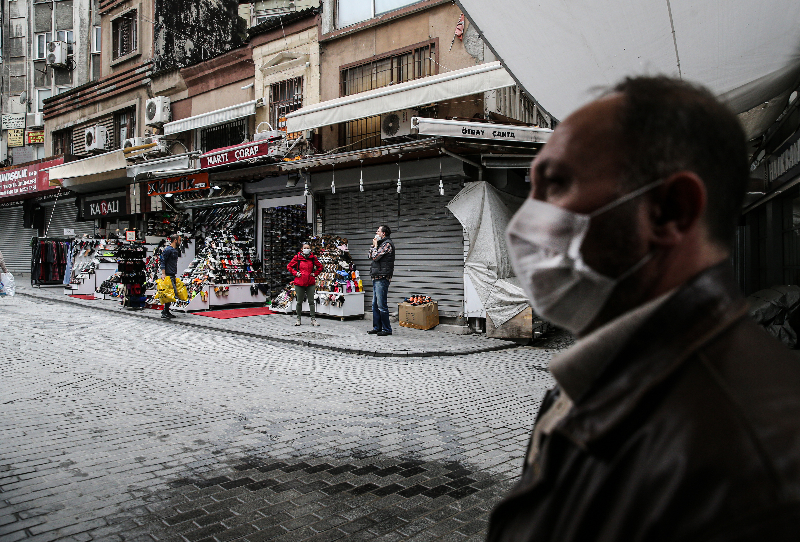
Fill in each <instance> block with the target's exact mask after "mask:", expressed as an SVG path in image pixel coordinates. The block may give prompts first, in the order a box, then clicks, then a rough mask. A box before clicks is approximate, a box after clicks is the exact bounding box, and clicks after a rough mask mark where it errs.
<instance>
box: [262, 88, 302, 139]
mask: <svg viewBox="0 0 800 542" xmlns="http://www.w3.org/2000/svg"><path fill="white" fill-rule="evenodd" d="M270 105H271V107H270V119H269V121H270V124H272V126H273V127H274V128H275V129H276V130H283V131H284V132H285V131H286V115H287V114H289V113H291V112H292V111H296V110H298V109H300V108H301V107H303V78H302V77H296V78H294V79H288V80H286V81H281V82H280V83H275V84H273V85H272V86H270ZM298 135H299V134H298V133H293V134H289V135H288V137H289V138H290V139H294V138H296V137H298Z"/></svg>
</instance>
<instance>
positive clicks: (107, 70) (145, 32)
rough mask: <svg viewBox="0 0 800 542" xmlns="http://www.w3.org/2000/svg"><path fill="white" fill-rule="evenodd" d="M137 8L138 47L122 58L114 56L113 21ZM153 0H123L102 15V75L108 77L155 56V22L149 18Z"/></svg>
mask: <svg viewBox="0 0 800 542" xmlns="http://www.w3.org/2000/svg"><path fill="white" fill-rule="evenodd" d="M132 9H135V10H137V17H138V21H137V29H138V37H137V49H136V51H134V52H133V53H132V54H129V55H126V56H124V57H122V58H118V59H116V60H115V59H114V58H113V56H114V55H113V53H112V51H113V45H114V42H113V34H112V28H113V22H114V20H115V19H116V18H117V17H119V16H120V15H122V14H123V13H125V12H127V11H129V10H132ZM152 13H153V0H130V1H128V2H123V3H122V4H118V5H117V6H115V7H114V8H112V9H111V10H110V11H109V12H108V14H104V15H103V17H102V24H101V27H102V33H103V39H102V40H103V44H102V50H103V54H102V70H101V72H102V73H101V76H102V77H108V76H109V75H112V74H114V73H115V72H116V71H120V70H125V69H128V68H130V67H131V66H133V65H135V64H138V63H140V62H143V61H145V60H147V59H149V58H151V57H152V56H153V24H152V23H151V22H150V20H149V19H151V18H152V15H151V14H152Z"/></svg>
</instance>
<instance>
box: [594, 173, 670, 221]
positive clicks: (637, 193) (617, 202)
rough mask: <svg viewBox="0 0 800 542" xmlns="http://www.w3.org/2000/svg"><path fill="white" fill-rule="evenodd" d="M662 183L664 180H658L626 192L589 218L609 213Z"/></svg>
mask: <svg viewBox="0 0 800 542" xmlns="http://www.w3.org/2000/svg"><path fill="white" fill-rule="evenodd" d="M663 183H664V179H659V180H657V181H653V182H652V183H649V184H646V185H644V186H643V187H641V188H637V189H636V190H634V191H633V192H628V193H627V194H625V195H624V196H621V197H620V198H618V199H615V200H614V201H612V202H611V203H607V204H606V205H603V206H602V207H600V208H599V209H596V210H595V211H593V212H591V213H589V216H590V217H595V216H597V215H599V214H602V213H605V212H606V211H610V210H611V209H613V208H614V207H617V206H618V205H622V204H623V203H625V202H626V201H630V200H632V199H633V198H636V197H639V196H641V195H642V194H644V193H646V192H649V191H650V190H652V189H653V188H655V187H656V186H658V185H660V184H663Z"/></svg>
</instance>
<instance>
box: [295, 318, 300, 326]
mask: <svg viewBox="0 0 800 542" xmlns="http://www.w3.org/2000/svg"><path fill="white" fill-rule="evenodd" d="M294 325H296V326H299V325H300V319H299V318H298V320H297V322H295V323H294Z"/></svg>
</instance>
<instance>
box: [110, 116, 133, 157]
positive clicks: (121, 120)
mask: <svg viewBox="0 0 800 542" xmlns="http://www.w3.org/2000/svg"><path fill="white" fill-rule="evenodd" d="M114 133H116V135H117V140H116V141H114V142H113V143H114V148H115V149H119V148H122V144H123V143H124V142H125V140H126V139H128V138H129V137H134V136H135V135H136V109H134V108H131V109H126V110H124V111H120V112H118V113H117V114H115V115H114Z"/></svg>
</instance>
